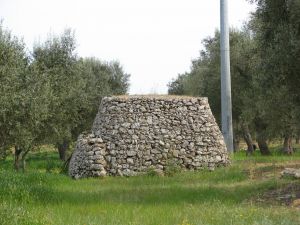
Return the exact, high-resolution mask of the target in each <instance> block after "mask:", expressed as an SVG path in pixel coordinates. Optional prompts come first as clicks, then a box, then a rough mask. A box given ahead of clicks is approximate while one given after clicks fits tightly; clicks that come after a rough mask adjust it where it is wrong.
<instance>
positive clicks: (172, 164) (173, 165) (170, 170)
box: [165, 159, 182, 176]
mask: <svg viewBox="0 0 300 225" xmlns="http://www.w3.org/2000/svg"><path fill="white" fill-rule="evenodd" d="M181 171H182V168H181V167H180V166H179V165H178V163H177V161H176V160H174V159H172V160H169V161H167V165H166V167H165V175H166V176H174V175H175V174H176V173H179V172H181Z"/></svg>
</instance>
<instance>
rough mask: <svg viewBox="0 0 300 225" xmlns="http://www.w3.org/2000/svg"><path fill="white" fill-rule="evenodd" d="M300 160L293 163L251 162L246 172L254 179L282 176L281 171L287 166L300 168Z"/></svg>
mask: <svg viewBox="0 0 300 225" xmlns="http://www.w3.org/2000/svg"><path fill="white" fill-rule="evenodd" d="M299 165H300V162H298V161H296V162H291V163H287V162H285V163H256V164H249V166H247V169H246V170H245V172H246V173H247V175H248V177H249V178H250V179H253V180H261V179H270V178H278V179H279V178H280V177H281V175H280V173H281V172H282V170H284V169H285V168H287V167H289V168H299Z"/></svg>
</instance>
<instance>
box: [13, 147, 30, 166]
mask: <svg viewBox="0 0 300 225" xmlns="http://www.w3.org/2000/svg"><path fill="white" fill-rule="evenodd" d="M29 151H30V148H28V149H25V148H23V147H19V146H15V161H14V167H15V170H16V171H18V172H19V171H20V170H22V172H25V169H26V161H25V160H26V156H27V154H28V152H29Z"/></svg>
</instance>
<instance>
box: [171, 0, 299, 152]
mask: <svg viewBox="0 0 300 225" xmlns="http://www.w3.org/2000/svg"><path fill="white" fill-rule="evenodd" d="M251 2H252V3H253V4H256V5H257V9H256V11H255V12H254V13H253V14H252V16H251V19H250V21H249V22H248V23H247V24H245V26H244V27H243V28H242V29H231V32H230V46H231V76H232V105H233V128H234V143H235V149H236V150H237V149H238V148H239V147H238V146H239V142H240V140H242V139H243V140H244V141H245V142H246V143H247V146H248V149H247V153H249V154H251V153H252V152H253V151H254V149H253V141H254V139H255V140H256V141H257V143H258V146H259V149H260V151H261V153H262V154H263V155H269V154H270V151H269V147H268V142H267V141H268V140H274V139H276V140H278V139H281V140H283V148H282V150H283V152H284V153H287V154H292V153H293V148H292V138H296V140H297V141H299V136H300V119H299V118H300V91H299V87H300V63H299V62H300V1H298V0H276V1H273V0H253V1H251ZM203 46H204V48H203V50H202V51H201V52H200V56H199V58H198V59H195V60H193V61H192V66H191V71H190V72H188V73H185V74H179V75H178V77H177V78H176V79H175V80H172V81H171V82H170V83H169V94H179V95H193V96H207V97H208V98H209V102H210V106H211V108H212V111H213V113H214V115H215V117H216V118H217V120H218V119H219V118H220V117H221V116H220V113H221V104H220V102H221V99H220V93H221V91H220V86H221V84H220V33H219V31H216V32H215V35H214V36H213V37H208V38H206V39H204V40H203ZM218 122H220V121H218Z"/></svg>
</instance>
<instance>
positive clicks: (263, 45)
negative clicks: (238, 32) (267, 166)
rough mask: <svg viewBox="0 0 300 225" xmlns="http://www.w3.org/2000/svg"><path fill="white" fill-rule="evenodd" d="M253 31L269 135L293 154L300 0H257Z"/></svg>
mask: <svg viewBox="0 0 300 225" xmlns="http://www.w3.org/2000/svg"><path fill="white" fill-rule="evenodd" d="M252 2H255V3H256V4H257V10H256V12H255V13H254V14H253V17H252V20H251V28H252V30H253V33H254V37H255V40H256V42H257V50H258V53H259V56H260V58H261V60H260V62H261V63H260V64H259V68H258V70H257V74H259V76H258V80H259V83H260V85H261V89H260V90H261V96H264V98H262V99H260V100H261V101H259V102H258V103H259V104H260V105H261V108H264V109H265V110H267V113H266V114H267V117H266V119H267V120H268V121H269V127H268V129H269V132H270V133H272V136H273V137H277V138H278V137H283V138H284V148H283V150H284V152H285V153H289V154H291V153H292V152H293V149H292V146H291V140H292V137H293V136H294V135H299V127H300V120H299V118H300V92H299V91H298V90H297V89H298V88H299V83H300V76H299V73H300V64H299V60H300V1H299V0H278V1H271V0H256V1H252Z"/></svg>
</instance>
